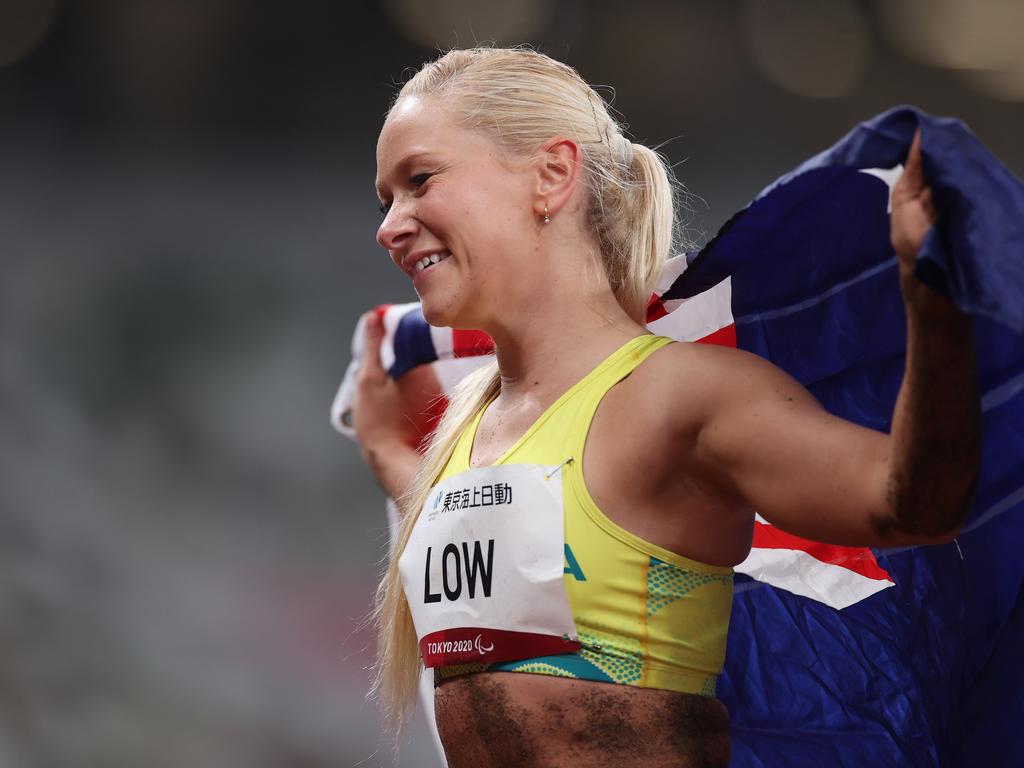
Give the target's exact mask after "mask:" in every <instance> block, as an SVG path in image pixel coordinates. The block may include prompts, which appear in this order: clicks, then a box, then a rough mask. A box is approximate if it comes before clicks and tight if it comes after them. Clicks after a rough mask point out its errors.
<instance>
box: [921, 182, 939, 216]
mask: <svg viewBox="0 0 1024 768" xmlns="http://www.w3.org/2000/svg"><path fill="white" fill-rule="evenodd" d="M920 200H921V208H922V209H923V210H924V215H925V216H927V217H928V221H930V222H931V223H932V224H935V222H936V221H937V220H938V218H939V214H938V213H936V212H935V206H934V205H932V188H931V187H925V188H924V192H923V193H921V198H920Z"/></svg>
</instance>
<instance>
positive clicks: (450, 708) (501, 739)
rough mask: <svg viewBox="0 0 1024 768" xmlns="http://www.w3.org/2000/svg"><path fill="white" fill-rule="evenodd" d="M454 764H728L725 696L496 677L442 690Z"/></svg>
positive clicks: (686, 767)
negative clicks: (723, 697) (714, 696)
mask: <svg viewBox="0 0 1024 768" xmlns="http://www.w3.org/2000/svg"><path fill="white" fill-rule="evenodd" d="M434 709H435V712H436V714H437V727H438V732H439V734H440V736H441V742H442V744H443V745H444V749H445V754H446V755H447V757H448V766H449V768H479V767H480V766H489V768H506V767H507V768H522V767H523V766H530V768H555V767H556V766H558V767H561V766H567V765H570V766H574V768H598V767H599V766H600V767H602V768H604V767H605V766H609V765H613V766H616V768H669V767H670V766H671V768H725V766H727V765H728V763H729V716H728V714H727V713H726V710H725V707H724V705H723V704H722V703H721V702H720V701H718V700H717V699H711V698H706V697H702V696H694V695H691V694H686V693H674V692H671V691H660V690H655V689H653V688H634V687H632V686H621V685H609V684H608V683H598V682H593V681H589V680H565V679H561V678H556V677H544V676H542V675H523V674H518V673H512V672H488V673H482V674H477V675H467V676H464V677H457V678H454V679H452V680H448V681H447V682H445V683H443V684H441V685H440V686H439V687H438V688H437V690H436V692H435V694H434Z"/></svg>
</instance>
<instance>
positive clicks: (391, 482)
mask: <svg viewBox="0 0 1024 768" xmlns="http://www.w3.org/2000/svg"><path fill="white" fill-rule="evenodd" d="M360 450H361V452H362V454H363V460H364V461H365V462H366V464H367V466H369V467H370V471H371V472H373V476H374V478H375V479H376V480H377V484H378V485H379V486H380V487H381V489H382V490H383V491H384V493H386V494H387V495H388V496H389V497H391V498H392V499H400V498H401V497H402V496H403V494H405V492H406V490H407V489H408V488H409V486H410V485H412V480H413V477H415V475H416V470H417V469H419V465H420V460H421V459H422V456H421V455H420V454H419V453H418V452H417V451H416V450H415V449H413V448H410V447H409V446H408V445H405V444H404V443H402V442H399V441H393V442H392V443H389V444H388V443H374V444H373V445H370V446H365V445H361V446H360Z"/></svg>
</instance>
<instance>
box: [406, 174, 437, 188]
mask: <svg viewBox="0 0 1024 768" xmlns="http://www.w3.org/2000/svg"><path fill="white" fill-rule="evenodd" d="M433 175H434V174H432V173H417V174H416V175H415V176H412V177H410V178H409V183H410V184H412V185H413V186H414V187H416V188H419V187H422V186H423V185H424V184H426V183H427V181H428V180H429V179H430V177H431V176H433Z"/></svg>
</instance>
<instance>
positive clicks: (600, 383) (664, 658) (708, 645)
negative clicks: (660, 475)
mask: <svg viewBox="0 0 1024 768" xmlns="http://www.w3.org/2000/svg"><path fill="white" fill-rule="evenodd" d="M671 341H672V340H671V339H667V338H664V337H658V336H651V335H644V336H639V337H637V338H635V339H632V340H631V341H629V342H627V343H626V344H625V345H623V346H622V347H621V348H619V349H618V350H617V351H616V352H614V353H612V355H611V356H609V357H608V358H607V359H605V360H604V361H603V362H602V363H601V364H600V365H598V366H597V367H596V368H594V370H592V371H591V372H590V373H589V374H587V376H585V377H584V378H583V379H582V380H581V381H579V382H578V383H577V384H576V385H575V386H573V387H572V388H571V389H570V390H569V391H567V392H566V393H565V394H564V395H562V396H561V397H560V398H558V400H557V401H556V402H555V403H554V404H553V405H552V406H551V407H550V408H548V409H547V411H545V412H544V413H543V414H542V415H541V416H540V418H538V419H537V421H535V422H534V423H533V425H532V426H531V427H530V428H529V429H528V430H527V431H526V433H525V434H524V435H523V436H522V437H521V438H520V439H519V440H518V441H517V442H516V443H515V444H514V445H513V446H512V447H511V448H510V449H509V450H508V451H507V452H506V453H505V454H504V455H503V456H502V457H501V458H499V459H498V460H497V461H496V462H495V466H497V465H500V464H509V465H510V464H541V465H551V466H554V465H562V472H563V492H562V495H563V499H564V508H565V512H564V525H565V568H564V575H563V581H564V584H565V588H566V592H567V594H568V599H569V606H570V608H571V610H572V614H573V619H574V620H575V622H576V628H577V632H578V635H579V640H580V642H581V644H582V647H581V648H580V649H579V650H578V651H576V652H573V653H562V654H558V655H553V656H544V657H540V658H531V659H525V660H520V661H511V662H509V661H506V662H497V663H491V664H458V665H453V666H444V667H438V668H436V669H435V684H436V683H437V682H440V681H442V680H445V679H447V678H450V677H454V676H458V675H464V674H470V673H473V672H481V671H509V672H531V673H535V674H542V675H555V676H559V677H570V678H579V679H584V680H599V681H604V682H611V683H619V684H623V685H636V686H639V687H644V688H660V689H666V690H671V691H679V692H683V693H694V694H700V695H705V696H714V695H715V683H716V680H717V678H718V675H719V673H721V671H722V665H723V663H724V661H725V643H726V634H727V631H728V626H729V613H730V610H731V607H732V586H733V573H732V569H731V568H723V567H718V566H713V565H706V564H704V563H700V562H697V561H695V560H691V559H689V558H686V557H683V556H681V555H677V554H675V553H673V552H669V551H668V550H666V549H663V548H661V547H659V546H657V545H656V544H652V543H650V542H647V541H644V540H643V539H641V538H639V537H637V536H634V535H633V534H632V533H630V532H629V531H626V530H624V529H623V528H621V527H620V526H618V525H616V524H615V523H613V522H612V521H611V520H609V519H608V518H607V517H605V515H604V514H603V513H602V512H601V510H600V509H598V507H597V505H596V504H595V503H594V500H593V499H592V498H591V496H590V493H589V492H588V491H587V487H586V484H585V483H584V481H583V461H582V459H583V448H584V444H585V442H586V439H587V433H588V431H589V429H590V423H591V421H592V419H593V417H594V413H595V412H596V410H597V407H598V405H599V403H600V402H601V399H602V398H603V397H604V395H605V393H607V392H608V390H610V389H611V388H612V387H613V386H614V385H615V384H617V383H618V382H619V381H621V380H622V379H624V378H625V377H626V376H628V375H629V374H630V373H631V372H632V371H633V369H634V368H636V367H637V366H638V365H640V363H642V362H643V361H644V360H645V359H646V358H647V356H648V355H650V354H651V353H652V352H654V351H656V350H658V349H660V348H661V347H663V346H665V345H666V344H669V343H671ZM488 405H489V403H488ZM486 407H487V406H484V408H482V409H481V410H480V412H479V413H477V414H476V416H475V417H474V418H473V420H472V422H471V423H470V425H469V427H468V428H467V429H466V430H465V432H464V433H463V434H462V435H461V437H460V438H459V440H458V442H457V444H456V446H455V449H454V452H453V454H452V457H451V459H450V460H449V461H448V464H447V465H446V466H445V469H444V470H443V472H442V473H441V475H440V477H439V479H438V482H440V481H441V480H444V479H445V478H448V477H451V476H454V475H457V474H459V473H460V472H464V471H466V470H468V469H469V461H470V453H471V451H472V446H473V441H474V438H475V436H476V431H477V426H478V425H479V423H480V419H481V417H482V415H483V412H484V411H485V410H486ZM570 458H571V459H572V461H568V460H569V459H570ZM621 482H624V483H628V482H630V478H629V477H622V478H621Z"/></svg>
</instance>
